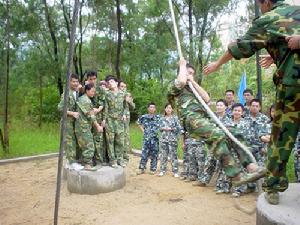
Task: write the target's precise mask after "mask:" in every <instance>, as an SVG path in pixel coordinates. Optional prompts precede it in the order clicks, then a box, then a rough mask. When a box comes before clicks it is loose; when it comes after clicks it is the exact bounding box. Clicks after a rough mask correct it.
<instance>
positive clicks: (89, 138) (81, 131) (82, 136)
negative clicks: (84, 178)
mask: <svg viewBox="0 0 300 225" xmlns="http://www.w3.org/2000/svg"><path fill="white" fill-rule="evenodd" d="M75 134H76V137H77V141H78V145H79V148H80V152H81V155H82V162H83V163H84V164H89V165H92V164H93V156H94V152H95V145H94V139H93V134H92V131H91V126H89V125H80V124H79V123H76V124H75Z"/></svg>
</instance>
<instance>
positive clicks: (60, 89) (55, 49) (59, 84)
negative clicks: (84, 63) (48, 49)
mask: <svg viewBox="0 0 300 225" xmlns="http://www.w3.org/2000/svg"><path fill="white" fill-rule="evenodd" d="M43 3H44V6H45V17H46V20H47V24H48V28H49V32H50V35H51V39H52V42H53V54H54V62H55V66H56V69H57V75H56V77H57V78H56V79H57V89H58V92H59V96H61V95H62V93H63V83H62V79H61V71H60V67H59V59H58V43H57V38H56V36H55V32H54V29H53V26H52V22H51V18H50V13H49V9H48V5H47V1H46V0H43Z"/></svg>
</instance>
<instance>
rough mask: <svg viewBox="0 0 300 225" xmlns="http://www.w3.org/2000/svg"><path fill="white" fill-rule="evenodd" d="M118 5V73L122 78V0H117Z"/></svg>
mask: <svg viewBox="0 0 300 225" xmlns="http://www.w3.org/2000/svg"><path fill="white" fill-rule="evenodd" d="M116 5H117V23H118V45H117V58H116V65H115V68H116V74H117V77H118V78H120V77H121V75H120V63H121V46H122V24H121V8H120V0H116Z"/></svg>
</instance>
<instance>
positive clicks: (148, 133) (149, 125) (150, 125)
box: [137, 114, 161, 140]
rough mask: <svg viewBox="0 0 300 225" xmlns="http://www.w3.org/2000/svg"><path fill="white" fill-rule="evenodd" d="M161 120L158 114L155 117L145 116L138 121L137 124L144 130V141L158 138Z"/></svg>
mask: <svg viewBox="0 0 300 225" xmlns="http://www.w3.org/2000/svg"><path fill="white" fill-rule="evenodd" d="M160 120H161V117H160V115H157V114H155V115H150V114H145V115H142V116H141V117H140V118H139V119H138V121H137V124H139V125H141V126H143V128H144V135H143V139H144V140H149V139H152V138H158V132H159V127H160Z"/></svg>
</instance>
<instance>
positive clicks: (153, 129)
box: [137, 102, 160, 175]
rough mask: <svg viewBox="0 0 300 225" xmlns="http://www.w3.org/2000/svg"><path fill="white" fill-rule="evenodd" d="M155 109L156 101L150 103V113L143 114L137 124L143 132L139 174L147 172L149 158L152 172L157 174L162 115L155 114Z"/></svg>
mask: <svg viewBox="0 0 300 225" xmlns="http://www.w3.org/2000/svg"><path fill="white" fill-rule="evenodd" d="M155 111H156V106H155V103H153V102H151V103H149V104H148V114H145V115H143V116H141V117H140V118H139V119H138V121H137V124H138V125H139V127H140V129H141V130H142V132H143V147H142V157H141V161H140V165H139V171H138V172H137V174H138V175H139V174H143V173H144V172H145V169H146V165H147V162H148V159H149V158H150V159H151V162H150V174H152V175H153V174H155V171H156V168H157V156H158V144H159V143H158V141H159V140H158V132H159V126H160V115H157V114H155Z"/></svg>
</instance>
